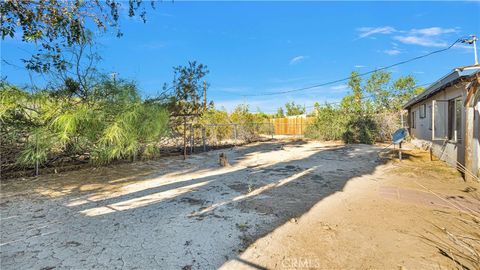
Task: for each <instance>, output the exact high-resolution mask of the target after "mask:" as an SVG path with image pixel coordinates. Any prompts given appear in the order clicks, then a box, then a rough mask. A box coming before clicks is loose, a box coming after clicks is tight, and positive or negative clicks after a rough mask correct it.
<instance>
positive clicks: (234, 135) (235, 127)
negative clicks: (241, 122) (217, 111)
mask: <svg viewBox="0 0 480 270" xmlns="http://www.w3.org/2000/svg"><path fill="white" fill-rule="evenodd" d="M233 138H234V143H233V144H234V145H235V146H237V124H234V125H233Z"/></svg>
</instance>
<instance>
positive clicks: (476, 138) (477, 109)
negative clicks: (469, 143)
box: [473, 94, 480, 177]
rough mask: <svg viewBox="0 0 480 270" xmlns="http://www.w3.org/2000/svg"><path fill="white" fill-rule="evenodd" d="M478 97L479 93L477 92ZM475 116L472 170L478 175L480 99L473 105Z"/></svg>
mask: <svg viewBox="0 0 480 270" xmlns="http://www.w3.org/2000/svg"><path fill="white" fill-rule="evenodd" d="M479 98H480V94H479ZM474 114H475V117H474V119H475V120H474V121H473V140H474V143H473V172H474V173H477V176H479V177H480V100H478V101H477V105H476V106H475V112H474Z"/></svg>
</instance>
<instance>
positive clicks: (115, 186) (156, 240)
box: [0, 140, 480, 269]
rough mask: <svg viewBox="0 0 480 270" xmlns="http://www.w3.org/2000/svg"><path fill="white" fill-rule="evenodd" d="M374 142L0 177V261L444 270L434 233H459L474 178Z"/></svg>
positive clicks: (296, 143) (265, 147)
mask: <svg viewBox="0 0 480 270" xmlns="http://www.w3.org/2000/svg"><path fill="white" fill-rule="evenodd" d="M383 147H384V146H368V145H343V144H340V143H324V142H315V141H302V140H277V141H271V142H263V143H254V144H250V145H246V146H241V147H236V148H234V149H227V150H217V151H211V152H207V153H201V154H195V155H192V156H189V158H188V159H187V160H186V161H183V160H182V159H181V158H180V157H178V158H177V157H174V158H172V157H168V158H162V159H160V160H156V161H145V162H135V163H129V164H121V165H112V166H108V167H101V168H96V169H95V168H89V169H83V170H79V171H73V172H68V173H60V174H53V175H44V176H40V177H38V178H27V179H14V180H8V181H3V182H2V185H1V188H2V190H1V200H0V214H1V243H0V252H1V268H2V269H72V268H73V269H92V268H96V269H107V268H108V269H114V268H116V269H215V268H223V269H301V268H303V269H315V268H316V269H332V268H333V269H367V268H370V269H372V268H376V269H378V268H385V269H439V268H440V269H442V268H452V267H458V265H455V262H454V261H453V260H452V259H451V258H448V256H446V255H445V254H442V249H445V243H447V244H448V239H447V240H446V239H445V238H444V236H443V235H444V230H443V231H442V228H446V229H448V230H451V231H453V232H456V233H459V234H460V233H462V234H464V233H471V232H465V231H461V230H470V227H468V226H467V227H466V226H463V225H462V223H461V220H468V219H469V218H470V217H471V215H472V213H475V212H478V211H480V205H479V204H478V188H479V185H478V184H476V183H465V182H464V181H463V180H462V178H461V176H460V174H459V173H458V172H456V170H455V169H453V168H449V167H447V166H446V165H444V164H443V163H442V162H441V161H430V158H429V156H428V155H427V154H426V153H423V152H421V151H419V150H411V151H407V152H406V153H405V154H404V156H405V160H403V161H402V162H399V161H398V160H395V159H394V160H392V159H386V158H384V157H385V155H380V154H379V152H380V150H381V149H382V148H383ZM221 152H223V153H225V154H226V155H227V157H228V159H229V162H230V165H231V166H227V167H220V166H219V164H218V156H219V154H220V153H221ZM475 198H477V199H475ZM475 229H478V228H473V230H474V233H475ZM455 230H457V231H455ZM458 230H460V231H458ZM462 262H463V261H462ZM467 263H468V261H467ZM472 265H474V262H473V263H470V264H468V265H466V266H470V267H471V266H472ZM474 266H475V265H474ZM477 267H478V265H477ZM471 269H472V268H471ZM473 269H474V268H473Z"/></svg>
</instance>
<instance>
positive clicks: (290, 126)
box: [270, 116, 314, 135]
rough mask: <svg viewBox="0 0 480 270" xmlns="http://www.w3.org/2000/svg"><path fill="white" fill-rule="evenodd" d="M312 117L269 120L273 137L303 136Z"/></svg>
mask: <svg viewBox="0 0 480 270" xmlns="http://www.w3.org/2000/svg"><path fill="white" fill-rule="evenodd" d="M313 119H314V117H303V116H297V117H283V118H273V119H270V123H271V124H272V125H273V126H274V130H275V135H303V134H304V133H305V130H306V128H307V126H308V125H309V124H311V123H312V122H313Z"/></svg>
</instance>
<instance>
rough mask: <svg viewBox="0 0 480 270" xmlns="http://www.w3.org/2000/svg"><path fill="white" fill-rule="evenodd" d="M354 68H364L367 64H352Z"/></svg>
mask: <svg viewBox="0 0 480 270" xmlns="http://www.w3.org/2000/svg"><path fill="white" fill-rule="evenodd" d="M353 67H354V68H366V67H367V66H364V65H355V66H353Z"/></svg>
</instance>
